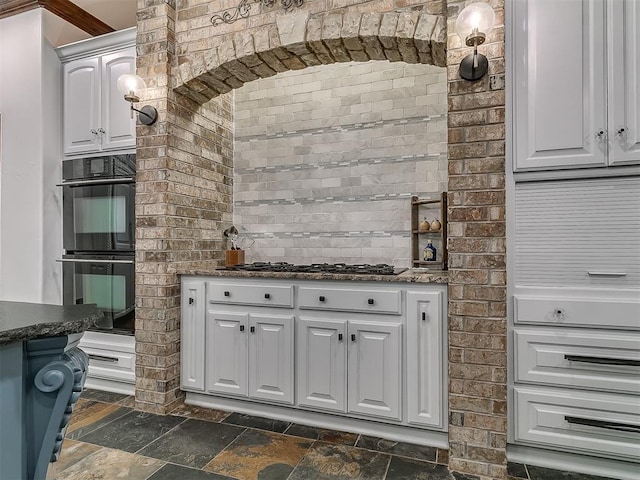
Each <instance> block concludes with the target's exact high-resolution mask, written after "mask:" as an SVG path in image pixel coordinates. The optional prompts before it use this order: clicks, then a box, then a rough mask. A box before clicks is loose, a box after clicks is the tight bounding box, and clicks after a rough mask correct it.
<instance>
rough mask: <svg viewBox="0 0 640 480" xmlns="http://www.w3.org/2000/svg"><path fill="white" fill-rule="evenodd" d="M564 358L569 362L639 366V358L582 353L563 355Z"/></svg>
mask: <svg viewBox="0 0 640 480" xmlns="http://www.w3.org/2000/svg"><path fill="white" fill-rule="evenodd" d="M564 359H565V360H569V361H570V362H582V363H596V364H600V365H624V366H628V367H640V360H630V359H628V358H606V357H586V356H582V355H565V356H564Z"/></svg>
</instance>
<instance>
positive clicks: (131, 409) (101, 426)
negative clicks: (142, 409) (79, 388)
mask: <svg viewBox="0 0 640 480" xmlns="http://www.w3.org/2000/svg"><path fill="white" fill-rule="evenodd" d="M96 401H97V400H96ZM102 403H107V405H117V404H115V403H108V402H102ZM121 408H129V407H121ZM129 410H130V411H129V412H127V413H125V414H123V415H120V416H119V417H114V418H112V419H111V420H109V421H108V422H105V423H104V424H103V425H100V426H99V427H98V428H96V429H95V430H92V431H90V432H87V433H85V434H84V435H82V436H80V437H78V438H76V439H75V440H76V441H78V440H80V439H81V438H83V437H86V436H87V435H90V434H92V433H94V432H97V431H98V430H101V429H102V428H104V427H106V426H107V425H110V424H111V423H113V422H115V421H116V420H120V419H121V418H124V417H126V416H127V415H131V414H132V413H134V412H136V410H135V409H133V408H129ZM116 411H117V410H116ZM98 421H99V420H98ZM94 423H95V422H94ZM89 425H93V424H89ZM82 441H83V442H84V443H89V444H91V445H97V444H96V443H91V442H87V441H86V440H82ZM98 446H99V447H103V446H104V445H98Z"/></svg>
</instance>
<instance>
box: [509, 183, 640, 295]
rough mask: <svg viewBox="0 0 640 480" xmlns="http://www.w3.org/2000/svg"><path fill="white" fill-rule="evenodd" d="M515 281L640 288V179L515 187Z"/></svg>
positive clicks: (533, 184)
mask: <svg viewBox="0 0 640 480" xmlns="http://www.w3.org/2000/svg"><path fill="white" fill-rule="evenodd" d="M588 271H597V272H624V273H626V276H624V277H609V278H606V277H593V276H589V275H588V274H587V272H588ZM515 277H516V284H517V285H564V286H611V287H617V286H621V287H631V288H639V287H640V178H639V177H627V178H610V179H593V180H571V181H556V182H532V183H519V184H516V275H515Z"/></svg>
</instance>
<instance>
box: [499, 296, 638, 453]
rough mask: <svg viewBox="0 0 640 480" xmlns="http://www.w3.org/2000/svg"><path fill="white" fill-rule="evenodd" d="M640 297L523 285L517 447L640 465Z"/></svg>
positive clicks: (517, 316)
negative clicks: (557, 451)
mask: <svg viewBox="0 0 640 480" xmlns="http://www.w3.org/2000/svg"><path fill="white" fill-rule="evenodd" d="M639 293H640V292H639V291H638V289H629V288H609V289H606V288H597V289H596V288H576V287H571V288H569V287H564V288H541V287H529V286H518V287H516V289H515V292H514V296H513V297H514V323H515V326H514V329H513V331H512V334H513V347H514V348H513V353H514V368H513V377H514V386H513V390H512V395H513V408H512V409H511V410H510V411H511V415H512V422H511V424H512V425H513V432H512V434H513V441H514V442H515V443H518V444H522V445H526V446H531V447H542V448H544V449H547V450H548V449H555V450H561V451H563V452H569V453H579V454H583V455H584V454H586V455H591V456H602V457H606V458H615V459H619V460H626V461H629V460H630V461H634V462H638V461H640V380H639V377H638V373H639V372H640V370H639V367H640V332H639V331H638V330H639V328H640V323H639V318H640V295H639Z"/></svg>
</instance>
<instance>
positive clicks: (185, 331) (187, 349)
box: [180, 281, 205, 391]
mask: <svg viewBox="0 0 640 480" xmlns="http://www.w3.org/2000/svg"><path fill="white" fill-rule="evenodd" d="M181 295H182V298H181V303H182V306H181V312H180V313H181V318H180V337H181V340H180V341H181V348H180V379H181V384H182V388H185V389H187V390H197V391H204V352H205V348H204V346H205V344H204V333H205V330H204V316H205V296H204V281H190V282H186V281H185V282H183V283H182V293H181Z"/></svg>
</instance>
